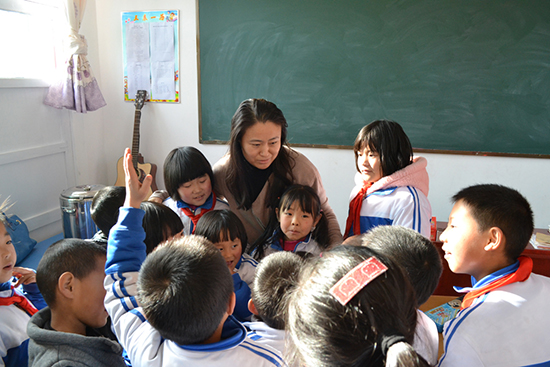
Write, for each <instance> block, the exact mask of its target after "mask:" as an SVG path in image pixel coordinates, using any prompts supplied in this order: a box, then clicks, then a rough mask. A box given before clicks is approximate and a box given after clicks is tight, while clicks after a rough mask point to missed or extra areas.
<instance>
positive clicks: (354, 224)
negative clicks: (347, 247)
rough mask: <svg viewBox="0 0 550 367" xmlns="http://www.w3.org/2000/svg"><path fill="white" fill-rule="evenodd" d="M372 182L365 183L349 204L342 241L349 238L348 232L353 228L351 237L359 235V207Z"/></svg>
mask: <svg viewBox="0 0 550 367" xmlns="http://www.w3.org/2000/svg"><path fill="white" fill-rule="evenodd" d="M373 183H374V182H366V183H365V184H364V185H363V187H362V188H361V190H359V192H358V193H357V195H355V197H354V198H353V199H352V200H351V201H350V202H349V213H348V219H347V220H346V231H345V232H344V239H346V238H348V237H349V236H350V233H349V232H350V230H351V229H352V228H353V235H354V236H355V235H358V234H361V225H360V223H359V222H360V217H361V206H362V205H363V198H364V197H365V194H366V193H367V190H368V189H369V188H370V187H371V186H372V184H373Z"/></svg>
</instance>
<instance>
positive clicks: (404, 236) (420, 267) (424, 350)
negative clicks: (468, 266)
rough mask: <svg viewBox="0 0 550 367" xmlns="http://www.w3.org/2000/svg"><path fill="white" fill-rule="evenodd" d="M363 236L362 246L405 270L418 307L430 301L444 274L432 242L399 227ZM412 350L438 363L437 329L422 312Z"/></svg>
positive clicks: (384, 228) (430, 361)
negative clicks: (391, 260) (390, 259)
mask: <svg viewBox="0 0 550 367" xmlns="http://www.w3.org/2000/svg"><path fill="white" fill-rule="evenodd" d="M362 236H363V237H362V241H363V243H362V245H363V246H365V247H369V248H371V249H372V250H375V251H376V252H379V253H381V254H382V255H384V256H387V257H390V258H392V259H393V260H394V261H395V262H396V263H397V264H399V265H401V266H402V267H403V269H405V272H406V273H407V274H408V275H409V279H410V281H411V285H412V286H413V288H414V291H415V294H416V299H417V303H418V305H419V306H420V305H422V304H423V303H425V302H426V301H427V300H428V298H430V296H431V295H432V293H433V292H434V291H435V289H436V288H437V284H438V283H439V278H440V277H441V273H442V271H443V266H442V264H441V258H440V257H439V252H438V251H437V248H436V247H435V245H434V244H433V243H432V242H431V241H430V240H428V239H427V238H426V237H424V236H423V235H421V234H420V233H418V232H416V231H414V230H412V229H410V228H405V227H400V226H378V227H375V228H373V229H371V230H370V231H369V232H367V233H364V234H363V235H362ZM413 347H414V349H416V350H417V352H418V354H420V355H421V356H422V357H424V359H426V361H427V362H428V363H430V365H433V364H435V363H437V357H438V351H439V335H438V333H437V326H436V325H435V323H434V322H433V321H432V320H431V319H430V318H429V317H428V316H426V314H425V313H424V312H422V311H420V310H418V312H417V325H416V330H415V338H414V343H413Z"/></svg>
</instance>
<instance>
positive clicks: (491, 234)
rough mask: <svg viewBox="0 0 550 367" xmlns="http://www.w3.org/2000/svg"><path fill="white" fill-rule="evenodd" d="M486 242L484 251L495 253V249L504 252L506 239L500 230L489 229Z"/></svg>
mask: <svg viewBox="0 0 550 367" xmlns="http://www.w3.org/2000/svg"><path fill="white" fill-rule="evenodd" d="M488 240H489V243H488V244H487V245H485V247H484V248H483V249H484V250H485V251H495V250H497V249H502V250H503V251H504V244H505V242H506V239H505V237H504V233H503V232H502V230H501V229H500V228H498V227H491V228H489V230H488Z"/></svg>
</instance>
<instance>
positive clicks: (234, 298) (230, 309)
mask: <svg viewBox="0 0 550 367" xmlns="http://www.w3.org/2000/svg"><path fill="white" fill-rule="evenodd" d="M236 304H237V296H235V292H232V293H231V298H229V303H228V304H227V314H228V315H233V311H235V305H236Z"/></svg>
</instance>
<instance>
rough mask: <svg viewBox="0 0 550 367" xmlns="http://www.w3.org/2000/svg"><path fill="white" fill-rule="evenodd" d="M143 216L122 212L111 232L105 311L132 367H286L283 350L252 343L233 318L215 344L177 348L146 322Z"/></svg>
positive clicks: (136, 213)
mask: <svg viewBox="0 0 550 367" xmlns="http://www.w3.org/2000/svg"><path fill="white" fill-rule="evenodd" d="M143 215H144V212H143V211H142V210H140V209H134V208H121V209H120V215H119V222H118V223H117V224H116V225H115V226H114V227H113V228H112V229H111V233H110V238H109V245H108V250H107V264H106V271H105V272H106V274H107V276H106V278H105V289H106V291H107V295H106V298H105V307H106V308H107V311H108V312H109V315H110V316H111V319H112V324H113V327H114V330H115V333H116V335H117V338H118V340H119V342H120V344H121V345H122V346H123V347H124V349H125V350H126V352H127V353H128V357H129V359H130V360H131V361H132V365H133V366H134V367H140V366H148V367H153V366H179V365H182V366H187V365H189V366H212V367H222V366H229V365H235V366H253V367H268V366H269V367H272V366H286V364H285V362H284V361H283V359H282V358H281V355H280V353H279V352H277V351H275V350H274V349H271V348H269V347H267V346H263V345H261V344H258V343H256V342H254V341H252V340H250V339H248V338H247V337H246V329H245V328H244V326H243V325H242V324H240V323H239V322H238V321H236V320H235V318H233V317H232V316H230V317H229V318H228V319H227V321H226V322H225V324H224V328H223V332H222V340H221V341H219V342H217V343H212V344H196V345H178V344H176V343H174V342H173V341H171V340H167V339H164V338H162V336H161V335H160V334H159V332H158V331H157V330H155V329H154V328H153V327H152V326H151V325H150V324H149V323H148V322H147V320H146V318H145V315H144V313H143V310H142V309H141V308H140V307H138V305H137V302H136V299H135V295H136V294H137V288H136V282H137V278H138V272H139V268H140V267H141V264H142V262H143V260H144V259H145V256H146V253H145V245H144V244H143V240H144V239H145V232H144V231H143V227H142V225H141V223H142V220H143ZM182 312H185V310H183V311H182Z"/></svg>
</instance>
